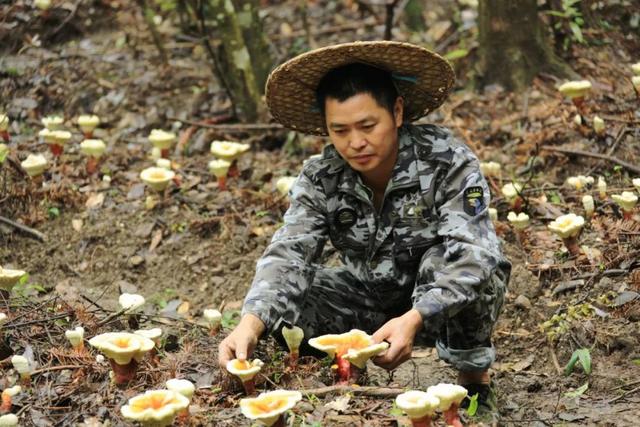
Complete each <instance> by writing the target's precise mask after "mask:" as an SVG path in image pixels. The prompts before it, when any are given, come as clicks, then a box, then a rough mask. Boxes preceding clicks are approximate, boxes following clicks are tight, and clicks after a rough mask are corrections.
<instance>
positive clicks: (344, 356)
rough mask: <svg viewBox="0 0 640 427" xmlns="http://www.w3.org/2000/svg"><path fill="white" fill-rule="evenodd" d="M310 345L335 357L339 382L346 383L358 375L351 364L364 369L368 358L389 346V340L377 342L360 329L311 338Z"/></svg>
mask: <svg viewBox="0 0 640 427" xmlns="http://www.w3.org/2000/svg"><path fill="white" fill-rule="evenodd" d="M309 345H310V346H311V347H314V348H317V349H318V350H320V351H323V352H325V353H327V354H328V355H329V357H333V358H335V361H336V365H337V371H338V381H339V384H346V383H348V382H349V381H350V380H351V379H352V377H355V376H357V371H356V372H353V373H352V371H351V364H353V365H355V366H356V367H358V368H361V369H362V368H364V366H365V364H366V362H367V360H369V359H370V358H371V357H373V356H376V355H377V354H379V353H381V352H383V351H384V350H386V349H387V348H388V347H389V343H387V342H381V343H377V344H376V343H375V342H374V341H373V338H372V337H371V335H369V334H367V333H366V332H364V331H361V330H359V329H352V330H351V331H349V332H345V333H343V334H328V335H322V336H319V337H315V338H311V339H310V340H309Z"/></svg>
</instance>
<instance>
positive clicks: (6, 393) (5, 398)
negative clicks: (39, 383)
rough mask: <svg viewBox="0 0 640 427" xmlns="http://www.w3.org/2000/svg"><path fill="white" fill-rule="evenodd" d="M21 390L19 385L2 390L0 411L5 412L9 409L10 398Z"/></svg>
mask: <svg viewBox="0 0 640 427" xmlns="http://www.w3.org/2000/svg"><path fill="white" fill-rule="evenodd" d="M21 391H22V387H20V386H19V385H14V386H13V387H7V388H5V389H4V390H2V404H0V413H2V414H5V413H7V412H9V411H11V405H12V402H11V399H12V398H13V396H15V395H16V394H18V393H20V392H21Z"/></svg>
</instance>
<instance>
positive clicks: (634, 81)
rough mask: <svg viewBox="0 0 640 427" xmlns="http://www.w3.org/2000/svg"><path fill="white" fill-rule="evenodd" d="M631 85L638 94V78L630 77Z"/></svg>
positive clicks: (639, 86) (639, 90) (639, 85)
mask: <svg viewBox="0 0 640 427" xmlns="http://www.w3.org/2000/svg"><path fill="white" fill-rule="evenodd" d="M631 84H633V87H634V88H635V89H636V90H637V91H638V92H640V76H633V77H631Z"/></svg>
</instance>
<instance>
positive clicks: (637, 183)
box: [631, 178, 640, 193]
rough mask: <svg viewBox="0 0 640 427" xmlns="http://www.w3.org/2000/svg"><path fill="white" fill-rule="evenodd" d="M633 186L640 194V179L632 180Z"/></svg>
mask: <svg viewBox="0 0 640 427" xmlns="http://www.w3.org/2000/svg"><path fill="white" fill-rule="evenodd" d="M631 184H633V186H634V187H635V189H636V191H637V192H638V193H640V178H634V179H632V180H631Z"/></svg>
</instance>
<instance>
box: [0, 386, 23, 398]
mask: <svg viewBox="0 0 640 427" xmlns="http://www.w3.org/2000/svg"><path fill="white" fill-rule="evenodd" d="M21 391H22V387H20V386H19V385H14V386H13V387H7V388H5V389H4V390H2V394H3V395H6V396H10V397H13V396H15V395H16V394H18V393H20V392H21Z"/></svg>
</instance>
